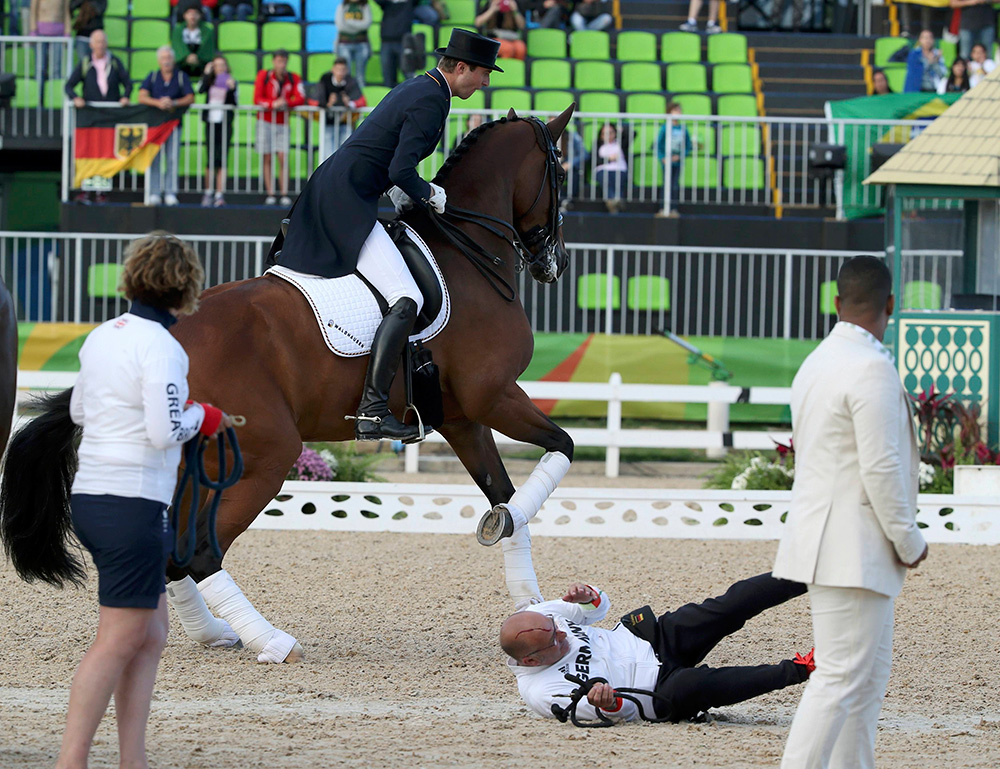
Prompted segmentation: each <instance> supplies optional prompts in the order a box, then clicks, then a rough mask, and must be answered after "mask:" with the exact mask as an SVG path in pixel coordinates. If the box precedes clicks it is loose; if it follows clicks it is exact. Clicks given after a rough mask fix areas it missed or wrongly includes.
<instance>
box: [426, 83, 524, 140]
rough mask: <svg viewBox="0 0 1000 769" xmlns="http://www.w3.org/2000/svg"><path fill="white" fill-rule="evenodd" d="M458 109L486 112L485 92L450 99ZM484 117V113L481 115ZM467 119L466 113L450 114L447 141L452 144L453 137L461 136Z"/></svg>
mask: <svg viewBox="0 0 1000 769" xmlns="http://www.w3.org/2000/svg"><path fill="white" fill-rule="evenodd" d="M519 93H527V92H526V91H519ZM451 103H452V104H453V105H454V106H455V107H456V108H458V109H475V110H482V111H483V112H484V113H485V112H486V94H485V93H483V92H482V91H476V92H475V93H474V94H472V96H470V97H469V98H468V99H465V100H462V99H459V98H458V97H455V98H453V99H452V102H451ZM483 117H484V118H486V117H487V116H486V115H483ZM468 119H469V116H468V115H452V116H451V117H450V118H449V121H450V124H449V126H448V135H447V137H445V138H446V139H447V141H448V142H451V144H454V137H456V136H463V135H464V134H465V131H466V126H467V121H468Z"/></svg>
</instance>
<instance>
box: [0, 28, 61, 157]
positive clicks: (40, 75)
mask: <svg viewBox="0 0 1000 769" xmlns="http://www.w3.org/2000/svg"><path fill="white" fill-rule="evenodd" d="M73 40H74V38H72V37H14V36H10V35H0V72H8V73H11V74H13V75H14V77H15V79H14V87H15V91H14V98H13V99H12V100H11V103H10V106H8V107H7V108H5V109H0V144H3V145H6V146H8V147H10V146H17V145H19V144H28V143H31V142H39V141H46V140H47V141H48V142H49V143H51V142H53V141H58V140H59V138H60V137H61V136H64V135H65V133H66V132H65V131H64V130H63V125H62V122H63V112H62V108H63V104H64V103H65V101H66V97H65V95H64V93H63V86H64V85H65V83H66V78H67V77H69V73H70V72H71V71H72V68H73Z"/></svg>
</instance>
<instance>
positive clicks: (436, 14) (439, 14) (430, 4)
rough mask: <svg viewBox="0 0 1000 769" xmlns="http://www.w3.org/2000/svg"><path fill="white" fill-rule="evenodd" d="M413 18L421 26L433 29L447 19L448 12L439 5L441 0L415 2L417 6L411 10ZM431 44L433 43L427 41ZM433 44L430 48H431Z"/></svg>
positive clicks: (418, 0)
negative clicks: (425, 25)
mask: <svg viewBox="0 0 1000 769" xmlns="http://www.w3.org/2000/svg"><path fill="white" fill-rule="evenodd" d="M413 18H415V19H416V20H417V21H418V22H419V23H421V24H427V25H429V26H431V27H434V29H437V28H438V27H439V26H441V22H442V21H444V20H445V19H447V18H448V10H447V9H446V8H445V7H444V5H443V4H442V3H441V0H417V5H416V6H415V7H414V9H413ZM428 42H429V43H433V41H428ZM433 47H434V46H433V44H432V45H431V48H433Z"/></svg>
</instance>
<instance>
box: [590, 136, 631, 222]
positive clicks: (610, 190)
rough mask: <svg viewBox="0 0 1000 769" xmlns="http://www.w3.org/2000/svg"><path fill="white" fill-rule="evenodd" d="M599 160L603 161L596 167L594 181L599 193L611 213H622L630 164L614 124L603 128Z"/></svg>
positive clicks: (598, 152) (598, 154) (598, 151)
mask: <svg viewBox="0 0 1000 769" xmlns="http://www.w3.org/2000/svg"><path fill="white" fill-rule="evenodd" d="M597 158H598V160H600V161H601V162H600V163H598V164H597V165H596V166H594V181H595V183H596V184H597V188H598V192H600V193H601V194H602V195H603V196H604V203H605V205H606V206H607V208H608V212H609V213H612V214H617V213H620V212H621V211H623V210H624V209H625V204H624V202H623V201H622V195H623V194H624V190H625V181H626V177H627V175H628V162H627V161H626V160H625V148H624V147H623V146H622V143H621V142H620V141H618V128H617V127H616V126H615V125H614V124H613V123H605V124H604V125H603V126H601V137H600V139H599V141H598V144H597Z"/></svg>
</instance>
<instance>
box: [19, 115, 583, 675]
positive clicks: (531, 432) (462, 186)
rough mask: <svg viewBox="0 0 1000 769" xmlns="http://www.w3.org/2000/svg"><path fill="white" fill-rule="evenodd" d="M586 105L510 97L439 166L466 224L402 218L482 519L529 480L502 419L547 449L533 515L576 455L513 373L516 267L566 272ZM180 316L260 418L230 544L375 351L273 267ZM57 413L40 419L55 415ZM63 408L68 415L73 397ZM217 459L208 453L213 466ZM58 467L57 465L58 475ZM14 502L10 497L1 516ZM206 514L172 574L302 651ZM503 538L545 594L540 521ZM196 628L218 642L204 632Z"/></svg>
mask: <svg viewBox="0 0 1000 769" xmlns="http://www.w3.org/2000/svg"><path fill="white" fill-rule="evenodd" d="M574 109H575V105H571V106H570V107H568V108H567V109H566V110H565V111H564V112H563V113H562V114H560V115H559V116H557V117H555V118H553V119H552V120H551V121H549V122H548V123H543V122H542V121H540V120H538V119H536V118H523V117H519V116H517V115H516V114H515V112H514V110H511V111H510V112H509V113H508V115H507V116H506V117H505V118H500V119H499V120H497V121H493V122H490V123H485V124H484V125H482V126H480V127H479V128H477V129H475V130H474V131H473V132H471V133H470V134H469V136H467V137H466V138H465V139H464V140H463V142H462V143H461V144H460V145H459V147H458V148H457V149H456V151H455V152H454V153H453V154H452V156H451V157H449V159H448V160H447V161H446V162H445V163H444V165H443V166H442V167H441V169H440V171H439V172H438V174H437V175H436V176H435V182H436V183H438V184H440V185H442V186H443V187H444V188H445V190H446V191H447V194H448V200H449V201H450V204H452V205H454V206H455V210H456V211H459V212H461V214H460V215H458V216H456V217H455V224H453V225H452V226H450V227H448V226H444V225H441V226H439V224H440V220H438V224H435V220H434V219H433V218H432V216H433V215H432V214H429V213H427V212H424V211H422V210H418V211H412V212H410V213H408V214H406V215H404V217H403V218H404V221H406V222H407V223H409V224H411V225H412V226H413V227H414V229H415V230H416V231H417V232H418V233H419V235H420V236H421V237H422V238H423V239H424V240H425V242H426V243H428V244H429V246H430V247H431V249H432V251H433V253H434V255H435V258H436V260H437V262H438V265H439V267H440V270H441V272H442V274H443V276H444V279H445V281H446V284H447V286H448V290H449V292H450V295H451V299H452V301H451V304H452V307H451V317H450V320H449V322H448V324H447V325H446V326H445V328H444V329H443V331H441V333H440V334H438V335H437V336H435V337H434V338H433V339H431V340H430V341H429V342H427V343H426V346H427V348H428V349H429V350H430V351H431V354H432V355H433V359H434V362H435V363H436V364H437V365H438V367H439V371H440V384H441V391H442V398H443V412H444V418H443V424H441V426H440V427H439V431H440V433H441V434H442V436H443V437H444V438H445V439H446V440H447V442H448V443H449V444H450V445H451V447H452V449H453V450H454V451H455V453H456V454H457V456H458V458H459V459H460V460H461V462H462V464H463V465H464V466H465V468H466V470H467V471H468V473H469V474H470V476H471V477H472V479H473V480H474V481H475V483H476V484H477V485H478V486H479V488H480V489H481V490H482V492H483V494H485V496H486V498H487V500H488V501H489V504H490V505H492V506H493V508H494V509H493V511H490V512H487V514H486V516H484V521H485V520H486V519H487V517H489V516H490V515H491V514H493V513H495V512H496V510H497V509H498V506H503V505H505V504H507V503H510V501H511V499H512V497H514V496H515V493H516V492H515V488H514V485H513V484H512V483H511V480H510V478H509V476H508V474H507V471H506V469H505V468H504V465H503V462H502V460H501V458H500V455H499V452H498V451H497V447H496V443H495V441H494V439H493V435H492V432H491V430H493V429H496V430H498V431H499V432H501V433H503V434H504V435H506V436H508V437H510V438H513V439H514V440H517V441H521V442H524V443H529V444H533V445H535V446H538V447H541V448H543V449H544V450H545V451H546V454H545V456H544V457H543V458H542V462H540V463H539V466H538V467H537V468H536V472H535V473H533V474H532V478H531V479H529V481H528V482H527V483H526V484H524V485H523V486H522V490H523V491H524V493H523V494H522V497H523V499H522V500H521V502H520V503H519V504H520V508H521V509H523V511H524V514H525V517H526V518H529V519H530V517H531V516H533V515H534V514H535V513H537V511H538V509H539V508H540V507H541V504H542V503H543V502H544V501H545V499H546V498H547V497H548V495H549V494H550V493H551V492H552V490H553V489H554V488H555V484H557V483H558V482H559V480H561V478H562V477H563V475H565V472H566V470H568V467H569V463H570V462H571V461H572V458H573V441H572V439H571V438H570V437H569V435H567V433H566V432H565V431H564V430H562V429H561V428H560V427H558V426H557V425H556V424H555V423H554V422H553V421H552V420H551V419H549V417H548V416H547V415H546V414H544V413H543V412H542V411H541V410H540V409H539V408H538V407H536V406H535V405H534V404H533V403H532V402H531V400H530V399H529V398H528V396H527V395H526V394H525V392H524V391H523V390H522V389H521V388H520V387H519V386H518V384H517V381H516V380H517V378H518V376H519V375H520V374H521V373H523V371H524V370H525V369H526V368H527V366H528V364H529V362H530V360H531V356H532V351H533V346H534V342H533V337H532V332H531V327H530V325H529V323H528V319H527V316H526V314H525V312H524V308H523V307H522V305H521V303H520V300H519V298H518V297H517V293H516V274H515V273H516V270H518V269H519V268H520V267H521V266H522V262H523V263H524V265H525V266H527V268H528V270H529V272H530V273H531V275H532V277H534V278H535V279H536V280H539V281H541V282H553V281H554V280H556V279H557V278H558V276H559V275H561V273H562V272H563V270H564V269H565V267H566V266H567V264H568V261H569V255H568V253H567V252H566V248H565V244H564V242H563V238H562V222H561V217H560V215H559V199H558V198H559V189H558V188H559V186H560V185H561V184H562V182H563V181H564V176H565V174H564V171H563V169H562V166H561V165H560V163H559V159H558V158H559V151H558V141H559V138H560V136H561V135H562V133H563V131H564V130H565V128H566V126H567V124H568V123H569V121H570V118H571V117H572V114H573V111H574ZM459 206H460V207H459ZM508 233H510V234H508ZM463 243H464V244H465V248H461V245H462V244H463ZM469 244H471V248H472V250H471V251H470V248H469ZM477 250H478V251H479V257H482V255H483V254H487V253H488V254H489V255H491V256H492V257H493V258H492V260H490V261H489V262H488V263H487V264H486V266H484V259H482V258H476V257H477V254H476V253H475V251H477ZM463 251H464V252H465V253H463ZM485 278H488V279H485ZM171 331H172V333H174V334H175V336H176V338H177V339H178V340H179V341H180V342H181V344H182V345H183V347H184V348H185V350H186V351H187V353H188V356H189V359H190V371H189V374H188V383H189V386H190V391H191V397H192V398H194V399H195V400H198V401H200V402H209V403H213V404H216V405H218V406H220V407H221V408H223V409H224V410H226V411H227V412H228V413H231V414H246V415H248V417H249V418H248V420H247V423H246V425H245V426H244V427H242V428H241V429H240V435H239V442H240V446H241V449H242V453H243V461H244V466H245V469H244V475H243V478H242V480H241V481H240V482H239V483H237V484H236V485H235V486H233V487H232V488H230V489H228V490H227V491H225V492H224V493H223V495H222V499H221V504H220V506H219V509H218V517H217V537H218V543H219V545H220V546H221V550H222V553H223V558H224V557H225V552H226V551H227V550H228V549H229V547H230V546H231V545H232V544H233V542H234V541H235V540H236V538H237V537H239V535H240V534H242V533H243V532H244V531H246V529H247V528H248V527H249V526H250V524H251V523H253V521H254V519H255V518H256V517H257V516H258V515H259V514H260V513H261V511H262V510H264V509H265V508H266V506H267V505H268V504H269V503H270V502H271V500H272V499H273V498H274V497H275V496H276V495H277V494H278V493H279V492H280V490H281V486H282V483H283V482H284V480H285V478H286V476H287V474H288V471H289V469H290V468H291V466H292V465H293V464H294V462H295V460H296V459H298V457H299V454H300V453H301V451H302V443H303V441H345V440H351V439H353V438H354V427H353V423H352V422H350V421H346V420H345V416H350V415H353V414H354V413H355V409H356V406H357V404H358V402H359V400H360V398H361V390H362V384H363V380H364V377H365V370H366V363H367V359H366V358H364V357H361V358H343V357H338V356H336V355H334V354H333V353H331V352H329V351H328V350H327V349H326V345H325V343H324V341H323V338H322V335H321V332H320V330H319V328H318V324H317V323H316V321H315V319H314V317H313V314H312V311H311V309H310V307H309V306H308V304H307V302H306V301H305V299H304V297H303V296H302V294H301V293H300V292H299V291H298V290H297V289H296V288H295V287H294V286H292V285H291V284H290V283H288V282H286V281H285V280H282V279H280V278H278V277H275V276H274V275H270V274H265V275H263V276H260V277H256V278H251V279H249V280H244V281H239V282H235V283H229V284H223V285H220V286H217V287H214V288H212V289H209V290H207V291H206V292H205V293H204V294H203V296H202V300H201V304H200V308H199V310H198V312H196V313H195V314H193V315H191V316H188V317H185V318H182V319H181V320H180V322H178V323H177V324H176V325H175V326H174V327H173V328H172V329H171ZM403 380H404V377H402V376H397V377H396V379H395V382H394V385H393V390H392V394H391V398H390V407H391V408H392V410H393V412H394V413H396V414H401V413H402V412H403V408H404V407H405V403H404V401H405V392H404V389H405V388H404V384H403ZM63 400H64V401H66V402H67V403H68V398H64V399H63ZM60 403H61V402H58V401H52V402H50V405H49V407H48V408H49V409H50V410H52V409H62V408H63V407H64V406H63V405H59V404H60ZM60 415H61V412H60ZM45 416H46V415H43V418H42V419H40V420H36V421H38V422H40V423H43V424H44V422H45V419H44V417H45ZM61 418H62V419H63V427H64V429H66V430H68V429H69V426H68V425H67V424H66V421H67V420H68V412H67V413H66V414H65V416H64V417H62V416H61ZM29 429H30V425H29ZM63 444H65V436H63ZM211 453H212V452H209V454H211ZM28 462H30V457H26V458H25V461H24V462H19V463H18V464H19V465H21V469H22V470H24V469H25V465H27V463H28ZM43 464H44V463H43ZM55 464H59V463H58V462H57V463H55ZM212 464H213V463H212V461H211V460H209V465H210V471H211V466H212ZM47 472H49V473H54V472H55V471H54V469H52V468H50V469H48V470H47ZM70 477H71V476H70ZM64 479H65V476H62V480H63V481H64ZM5 480H7V478H6V477H5ZM59 480H60V477H59V476H58V475H53V481H54V482H55V483H54V485H58V481H59ZM5 485H9V484H5ZM24 493H25V494H29V493H30V492H28V491H25V492H24ZM31 501H32V500H31V499H25V500H24V501H22V502H20V503H17V504H21V505H24V504H28V503H30V502H31ZM15 502H16V501H15V500H8V503H7V504H6V505H4V506H3V507H0V515H3V512H4V509H5V508H11V507H13V506H14V504H15ZM199 502H200V503H201V504H204V502H205V500H204V499H202V500H200V501H199ZM203 509H204V508H203ZM206 526H207V524H206V520H205V516H200V517H199V524H198V546H197V550H196V553H195V555H194V557H193V558H192V560H191V561H190V563H189V564H188V565H187V566H186V567H185V568H183V569H181V568H178V567H177V566H176V565H174V564H171V565H170V566H168V570H167V576H168V577H169V578H170V580H172V581H174V582H175V581H179V580H183V579H186V577H189V576H190V577H191V578H192V579H193V580H194V581H195V583H197V585H198V590H199V591H200V597H201V598H203V599H204V600H205V601H206V602H207V606H208V608H209V609H210V610H211V611H212V612H213V613H214V614H217V615H218V616H219V617H220V618H221V619H223V620H225V621H226V622H227V623H229V625H231V627H232V630H234V631H235V632H236V633H237V634H238V635H239V636H240V639H241V640H242V642H243V644H244V645H245V646H247V647H249V648H250V649H251V650H252V651H255V652H260V656H259V657H258V659H259V660H260V661H262V662H281V661H294V660H297V659H299V658H301V646H300V645H299V644H298V643H297V642H296V641H295V639H294V638H292V637H291V636H289V635H288V634H285V633H283V631H280V630H277V629H275V628H273V626H271V625H270V623H269V622H268V621H267V620H266V619H264V618H263V617H262V616H261V615H260V614H259V613H258V612H257V611H256V609H254V608H253V607H252V605H251V604H250V602H249V601H248V600H247V599H246V598H245V597H244V596H243V594H242V592H241V591H240V589H239V588H238V587H237V586H236V584H235V582H233V580H232V578H231V577H230V576H229V575H228V573H227V572H226V571H225V569H223V566H222V561H223V558H219V557H218V556H217V554H216V553H215V552H213V550H212V548H210V547H209V546H208V544H207V542H208V537H207V532H206V530H205V529H206ZM481 526H482V524H481ZM502 543H503V548H504V561H505V564H506V568H507V584H508V588H509V590H510V591H511V593H512V596H513V597H514V598H515V600H516V601H519V602H520V603H522V604H524V603H528V602H531V601H532V600H540V596H539V595H538V586H537V579H536V578H535V574H534V569H533V567H532V564H531V556H530V538H529V536H528V529H527V526H524V527H522V528H520V529H518V531H517V532H516V533H515V534H514V536H511V537H508V538H505V539H503V540H502ZM15 565H16V563H15ZM174 582H172V583H171V584H173V583H174ZM169 594H170V590H169V585H168V595H169ZM193 600H199V598H198V596H197V595H196V596H195V598H194V599H193ZM175 608H177V606H176V605H175ZM178 614H179V616H181V620H182V624H184V626H185V630H186V631H188V634H189V635H193V633H192V631H191V630H190V629H189V627H188V625H187V624H186V623H185V620H184V615H183V614H182V612H181V611H178ZM195 640H199V641H201V642H202V643H205V638H204V637H195ZM269 645H270V646H269ZM262 649H263V651H262ZM268 650H270V651H268Z"/></svg>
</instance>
